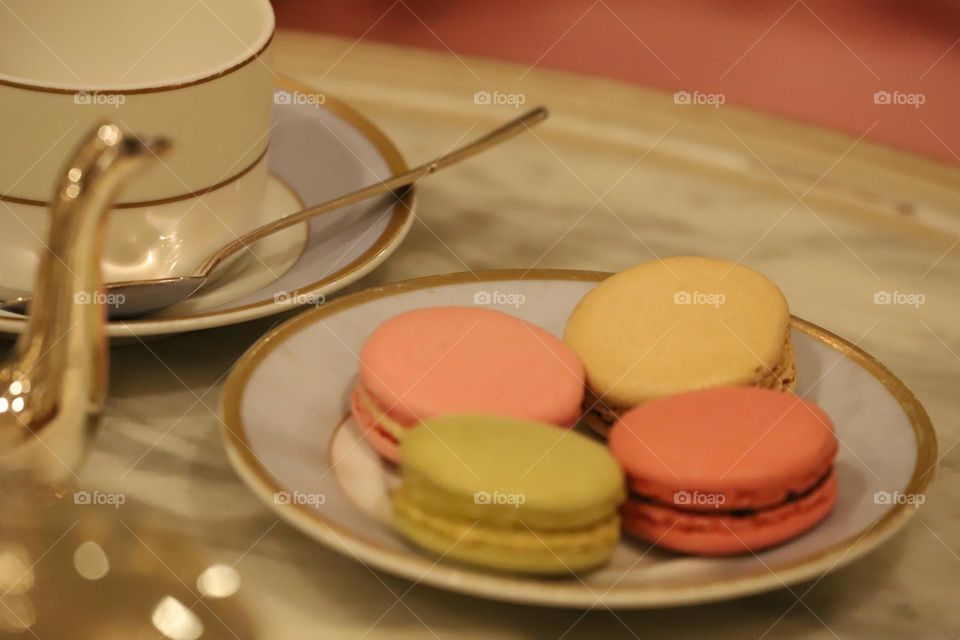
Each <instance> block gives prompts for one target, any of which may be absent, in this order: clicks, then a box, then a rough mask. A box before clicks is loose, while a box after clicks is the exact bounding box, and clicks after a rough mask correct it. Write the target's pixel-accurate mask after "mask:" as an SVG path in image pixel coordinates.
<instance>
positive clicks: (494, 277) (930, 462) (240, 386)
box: [220, 269, 937, 608]
mask: <svg viewBox="0 0 960 640" xmlns="http://www.w3.org/2000/svg"><path fill="white" fill-rule="evenodd" d="M610 275H612V274H610V273H605V272H598V271H576V270H559V269H558V270H554V269H534V270H530V271H524V270H520V269H507V270H494V271H478V272H474V273H469V272H468V273H453V274H445V275H436V276H428V277H425V278H415V279H412V280H405V281H401V282H396V283H393V284H391V285H387V286H385V287H377V288H374V289H367V290H364V291H360V292H357V293H353V294H350V295H347V296H344V297H342V298H338V299H337V300H334V301H332V302H330V303H327V304H325V305H324V306H322V307H318V308H316V309H313V310H311V311H307V312H305V313H302V314H300V315H298V316H296V317H294V318H292V319H290V320H288V321H287V322H285V323H283V324H282V325H280V326H279V327H276V328H275V329H273V330H272V331H270V332H268V333H267V334H265V335H264V336H263V337H261V338H260V339H259V340H258V341H257V342H256V343H255V344H254V345H253V346H251V347H250V349H248V350H247V352H246V353H244V355H243V356H242V357H241V358H240V360H238V361H237V364H236V365H235V366H234V368H233V371H231V373H230V376H229V377H228V378H227V381H226V383H225V385H224V391H223V396H222V400H221V407H220V408H221V414H222V416H223V423H222V426H221V434H222V436H223V438H224V442H225V444H226V448H227V454H228V456H229V457H230V459H231V462H232V463H233V466H234V469H236V470H237V472H238V473H239V475H240V476H241V478H242V479H243V480H245V481H246V482H247V484H248V485H249V486H250V488H251V489H253V490H254V492H255V493H257V494H258V495H260V496H261V497H263V498H267V500H268V504H271V501H270V498H271V497H272V496H273V495H274V494H276V493H277V492H278V491H283V490H284V488H283V487H282V486H281V485H280V484H279V483H278V482H277V481H276V480H275V479H274V478H273V477H272V476H271V475H270V473H269V472H268V471H267V470H266V469H264V467H263V465H262V464H261V463H260V461H259V460H258V459H257V457H256V455H255V454H254V453H253V450H252V448H251V446H250V444H249V442H248V440H247V436H246V432H245V430H244V426H243V422H242V420H241V414H240V406H241V399H242V397H243V394H244V391H245V389H246V386H247V384H248V382H249V380H250V376H251V374H252V373H253V372H254V371H255V370H256V369H257V367H258V366H259V364H260V363H261V362H262V361H263V360H264V358H266V357H267V356H268V355H269V354H270V353H271V352H273V350H274V349H276V348H277V347H279V346H280V345H282V344H283V343H284V342H285V341H286V340H288V339H289V338H290V337H291V336H293V335H294V334H296V333H298V332H299V331H300V330H302V329H304V328H305V327H307V326H308V325H310V324H313V323H314V322H317V321H320V320H322V319H323V318H326V317H328V316H331V315H334V314H337V313H340V312H343V311H346V310H348V309H351V308H353V307H356V306H359V305H362V304H365V303H367V302H370V301H372V300H377V299H380V298H385V297H389V296H394V295H397V294H401V293H405V292H408V291H417V290H421V289H428V288H431V287H438V286H444V285H451V284H463V283H470V282H491V281H511V280H513V281H519V280H572V281H581V282H600V281H602V280H604V279H606V278H608V277H609V276H610ZM792 327H793V328H794V329H796V330H798V331H802V332H803V333H805V334H807V335H808V336H810V337H812V338H814V339H815V340H817V341H819V342H821V343H823V344H825V345H827V346H829V347H830V348H831V349H833V350H835V351H837V352H839V353H841V354H843V355H844V357H848V358H850V359H852V360H853V361H854V362H856V363H857V364H858V365H860V366H861V367H862V368H864V369H866V370H867V372H869V373H870V375H871V376H873V377H874V378H875V379H876V380H877V381H878V382H880V383H881V384H882V385H883V386H884V387H885V388H886V389H887V390H888V391H889V392H890V394H891V395H892V396H893V397H894V398H895V399H896V400H897V402H898V403H899V405H900V407H901V408H902V409H903V411H904V413H905V414H906V416H907V418H908V419H909V421H910V425H911V426H912V428H913V433H914V437H915V440H916V446H917V458H916V462H915V464H914V468H913V473H912V475H911V477H910V482H909V483H908V484H907V487H906V489H905V490H904V493H908V494H913V495H920V494H923V493H924V492H925V491H926V489H927V488H928V486H929V484H930V482H931V480H932V478H933V475H934V467H935V466H936V461H937V440H936V434H935V432H934V430H933V425H932V423H931V422H930V417H929V416H928V415H927V412H926V410H925V409H924V408H923V405H921V404H920V401H919V400H917V398H916V396H914V394H913V392H911V391H910V389H908V388H907V386H906V385H905V384H904V383H903V382H902V381H901V380H900V379H899V378H898V377H897V376H895V375H894V374H893V372H892V371H890V370H889V369H888V368H887V367H886V366H884V365H883V364H882V363H880V362H879V361H878V360H877V359H876V358H874V357H873V356H871V355H870V354H868V353H866V352H865V351H863V350H862V349H860V348H859V347H857V346H856V345H854V344H853V343H851V342H848V341H847V340H845V339H843V338H841V337H840V336H838V335H836V334H834V333H831V332H830V331H827V330H826V329H823V328H822V327H819V326H817V325H815V324H813V323H811V322H807V321H806V320H802V319H800V318H797V317H793V318H792ZM273 509H274V511H276V512H277V513H278V514H279V515H281V516H282V517H283V518H284V519H286V520H287V521H288V522H289V523H290V524H293V525H294V526H296V527H298V528H300V529H301V530H302V531H304V532H305V533H308V534H311V535H314V536H315V537H316V536H319V537H322V538H323V541H324V542H326V543H327V544H329V545H330V546H331V547H333V548H334V549H336V550H338V551H340V552H342V553H345V554H346V555H349V556H352V557H353V558H355V559H357V560H360V561H361V562H367V561H369V564H370V565H372V566H375V567H377V568H379V569H382V570H384V571H388V572H391V573H395V574H399V575H403V576H406V577H408V578H410V576H411V573H413V572H416V574H417V575H418V576H419V579H418V581H421V580H422V581H423V582H425V583H427V584H432V585H434V586H439V587H446V588H449V589H452V590H454V591H459V592H462V593H468V594H471V595H477V596H482V597H486V598H492V599H497V600H509V601H513V602H522V603H527V604H540V605H548V606H568V607H577V606H591V603H592V605H596V604H598V603H600V602H601V601H602V602H603V603H604V604H605V605H607V606H609V607H621V608H644V607H658V606H676V605H681V604H697V603H703V602H711V601H716V600H724V599H729V598H733V597H738V596H744V595H749V594H753V593H760V592H763V591H769V590H772V589H777V588H780V587H784V586H789V585H791V584H795V583H797V582H801V581H803V580H808V579H811V578H815V577H817V576H820V575H823V574H825V573H829V572H831V571H832V570H834V569H836V568H838V567H840V566H843V565H846V564H848V563H849V562H852V561H853V560H855V559H857V558H859V557H861V556H862V555H864V554H865V553H867V552H868V551H870V550H872V549H874V548H875V547H877V546H878V545H879V544H881V543H882V542H883V541H884V540H886V539H887V538H889V537H890V536H891V535H893V533H895V532H896V531H897V530H898V529H899V528H900V527H901V526H903V524H905V523H906V522H907V520H909V519H910V518H911V517H912V516H913V514H914V513H915V512H916V510H917V509H916V507H914V506H912V505H909V504H905V503H897V504H895V505H893V506H892V508H890V509H889V510H888V511H886V512H885V513H884V514H883V515H882V516H880V517H879V518H877V519H876V520H874V521H873V522H871V523H870V525H869V526H867V527H866V528H865V529H864V530H863V531H862V532H861V533H860V535H857V536H851V537H849V538H847V539H845V540H842V541H840V542H837V543H835V544H833V545H830V546H828V547H826V548H825V549H822V550H820V551H818V552H816V553H815V554H812V555H810V556H808V557H806V558H803V559H800V560H796V561H794V562H791V563H787V564H785V565H784V566H781V567H778V568H777V569H776V571H774V570H771V569H764V568H761V569H758V571H756V572H755V573H753V574H750V575H745V576H738V577H736V578H730V579H721V580H714V581H711V582H705V583H700V584H697V585H695V586H691V585H690V584H689V583H684V584H679V583H678V584H676V585H673V586H671V585H665V586H656V585H654V586H644V587H631V586H614V587H613V588H611V589H610V590H609V591H608V592H607V593H605V594H603V596H602V597H598V596H597V595H596V594H595V593H593V592H591V591H590V590H589V588H587V587H584V586H583V585H581V584H578V583H576V582H573V581H571V582H559V581H556V580H537V579H535V578H530V579H525V580H524V579H518V578H514V577H504V576H503V575H498V574H494V573H490V574H484V573H480V572H477V571H476V570H469V571H468V570H466V569H462V568H460V567H457V566H452V565H445V564H443V563H435V562H433V561H431V560H430V559H428V558H427V557H426V556H421V555H418V554H416V553H413V552H411V553H402V552H399V551H396V550H394V549H390V548H387V547H384V546H382V545H381V544H380V543H379V542H377V541H375V540H373V539H370V538H367V537H365V536H361V535H357V534H356V533H354V532H353V531H352V530H349V529H346V528H343V527H341V526H340V525H338V524H336V523H335V522H332V521H330V520H329V519H327V518H325V517H323V516H322V515H321V514H320V513H318V512H317V511H316V510H314V509H313V508H311V507H310V506H309V505H300V504H289V505H282V506H274V507H273ZM318 525H319V529H318V528H317V527H318ZM358 550H360V551H362V552H363V555H362V557H361V554H360V553H358ZM431 574H433V575H431ZM468 575H469V579H467V576H468ZM521 581H522V582H523V583H526V584H524V587H525V588H524V592H523V593H520V594H517V593H516V591H515V589H511V588H510V587H516V586H517V585H518V584H520V582H521Z"/></svg>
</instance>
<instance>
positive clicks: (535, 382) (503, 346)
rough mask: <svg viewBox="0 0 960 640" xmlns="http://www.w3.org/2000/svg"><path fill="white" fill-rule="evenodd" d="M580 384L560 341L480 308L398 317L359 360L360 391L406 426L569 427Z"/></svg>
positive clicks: (578, 370)
mask: <svg viewBox="0 0 960 640" xmlns="http://www.w3.org/2000/svg"><path fill="white" fill-rule="evenodd" d="M583 381H584V372H583V365H582V364H581V363H580V361H579V359H578V358H577V356H576V354H574V353H573V352H572V351H571V350H570V348H569V347H567V346H566V345H565V344H564V343H563V341H561V340H560V339H559V338H557V337H556V336H554V335H553V334H551V333H549V332H547V331H545V330H543V329H541V328H539V327H537V326H535V325H533V324H530V323H528V322H526V321H523V320H520V319H519V318H516V317H514V316H511V315H508V314H506V313H502V312H499V311H495V310H492V309H486V308H477V307H435V308H429V309H417V310H414V311H410V312H407V313H404V314H401V315H399V316H396V317H394V318H391V319H390V320H388V321H386V322H385V323H384V324H383V325H381V326H380V327H379V328H378V329H377V330H376V331H375V332H374V333H373V334H372V335H371V336H370V338H369V339H368V340H367V342H366V344H365V345H364V347H363V349H362V351H361V353H360V376H359V384H360V386H361V387H362V388H363V389H364V390H365V391H366V393H367V394H369V396H370V397H371V398H373V399H374V400H375V401H376V402H377V404H378V405H379V406H382V407H384V408H385V409H386V410H387V411H388V412H389V414H390V415H391V416H392V417H393V418H394V419H396V421H397V422H399V423H402V424H405V425H408V426H413V425H415V424H416V423H418V422H420V421H421V420H426V419H429V418H432V417H435V416H440V415H445V414H449V413H489V414H498V415H505V416H512V417H518V418H525V419H530V420H538V421H541V422H547V423H551V424H556V425H563V426H570V425H572V424H573V423H574V422H576V420H577V419H578V417H579V415H580V410H581V404H582V402H583Z"/></svg>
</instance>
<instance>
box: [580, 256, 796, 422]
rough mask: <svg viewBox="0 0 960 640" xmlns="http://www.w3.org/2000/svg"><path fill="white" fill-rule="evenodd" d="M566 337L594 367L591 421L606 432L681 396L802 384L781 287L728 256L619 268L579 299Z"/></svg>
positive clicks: (590, 372)
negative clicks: (625, 416)
mask: <svg viewBox="0 0 960 640" xmlns="http://www.w3.org/2000/svg"><path fill="white" fill-rule="evenodd" d="M564 339H565V340H566V342H567V344H569V345H570V346H571V347H572V348H573V350H574V351H575V352H576V353H577V355H578V356H580V359H581V360H582V361H583V364H584V367H585V370H586V378H587V399H586V400H585V409H587V410H588V412H589V413H588V415H587V418H586V419H587V421H588V422H590V424H591V425H592V426H594V427H596V428H599V429H601V430H605V428H607V427H609V426H610V425H611V424H612V423H613V422H614V421H615V420H616V417H617V416H618V415H620V414H621V413H623V412H625V411H626V410H628V409H630V408H632V407H634V406H636V405H639V404H642V403H644V402H647V401H648V400H653V399H655V398H660V397H663V396H667V395H672V394H675V393H682V392H685V391H694V390H698V389H706V388H711V387H729V386H753V387H759V388H764V389H775V390H779V391H787V390H793V389H794V387H795V386H796V377H797V376H796V367H795V364H794V358H793V347H792V345H791V343H790V311H789V308H788V306H787V300H786V298H785V297H784V295H783V292H781V291H780V289H779V288H778V287H777V286H776V285H775V284H774V283H773V282H771V281H770V280H769V279H768V278H766V277H765V276H763V275H762V274H760V273H758V272H756V271H754V270H752V269H748V268H747V267H744V266H741V265H739V264H736V263H733V262H728V261H726V260H719V259H715V258H704V257H674V258H666V259H663V260H654V261H651V262H646V263H644V264H641V265H638V266H636V267H633V268H630V269H627V270H626V271H622V272H620V273H618V274H616V275H613V276H611V277H610V278H608V279H607V280H605V281H604V282H602V283H600V284H599V285H597V286H596V287H595V288H594V289H593V290H591V291H590V292H589V293H588V294H587V295H586V296H584V298H583V299H582V300H581V301H580V302H579V304H578V305H577V307H576V308H575V309H574V311H573V313H572V314H571V315H570V318H569V320H568V322H567V327H566V330H565V332H564Z"/></svg>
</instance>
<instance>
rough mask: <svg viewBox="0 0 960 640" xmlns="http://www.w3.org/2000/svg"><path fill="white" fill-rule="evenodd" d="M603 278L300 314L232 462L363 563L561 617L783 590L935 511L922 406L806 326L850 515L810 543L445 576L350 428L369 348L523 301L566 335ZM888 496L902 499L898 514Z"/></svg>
mask: <svg viewBox="0 0 960 640" xmlns="http://www.w3.org/2000/svg"><path fill="white" fill-rule="evenodd" d="M605 276H606V274H600V273H593V272H571V271H531V272H529V273H527V272H521V271H502V272H485V273H479V274H470V273H466V274H455V275H449V276H434V277H430V278H421V279H419V280H411V281H408V282H402V283H397V284H394V285H390V286H387V287H383V288H378V289H373V290H368V291H363V292H360V293H356V294H353V295H350V296H345V297H343V298H340V299H338V300H336V301H334V302H331V303H329V304H327V305H325V306H323V307H321V308H318V309H315V310H313V311H310V312H307V313H304V314H301V315H300V316H298V317H296V318H294V319H292V320H290V321H288V322H287V323H285V324H283V325H282V326H280V327H278V328H277V329H275V330H274V331H272V332H270V333H269V334H267V335H266V336H264V337H263V338H261V339H260V341H259V342H257V343H256V344H255V345H254V346H253V347H252V348H251V349H250V350H249V351H248V352H247V354H246V355H245V356H244V357H243V358H242V359H241V360H240V361H239V362H238V364H237V365H236V366H235V367H234V369H233V372H232V373H231V375H230V378H229V379H228V381H227V383H226V388H225V392H224V395H223V406H222V410H223V417H224V422H225V427H224V432H223V434H224V439H225V442H226V447H227V452H228V454H229V457H230V460H231V462H232V463H233V465H234V467H235V469H236V470H237V472H238V473H239V475H240V476H241V477H242V478H243V480H244V481H245V482H246V483H247V484H248V485H249V486H250V488H251V489H252V490H253V491H254V492H255V493H256V494H257V495H258V496H259V497H260V498H261V499H262V500H263V501H264V503H265V504H266V505H267V506H268V507H269V508H270V509H272V510H273V511H275V512H276V513H277V514H278V515H279V516H280V517H282V518H283V519H284V520H286V521H287V522H289V523H290V524H292V525H293V526H295V527H297V528H298V529H300V530H301V531H303V532H304V533H306V534H307V535H308V536H311V537H313V538H314V539H316V540H318V541H320V542H321V543H323V544H325V545H328V546H330V547H332V548H333V549H335V550H337V551H340V552H342V553H345V554H347V555H348V556H350V557H352V558H354V559H356V560H358V561H359V562H362V563H364V564H366V565H368V566H370V567H373V568H377V569H382V570H384V571H388V572H390V573H394V574H397V575H400V576H403V577H406V578H408V579H410V580H413V581H417V582H423V583H425V584H430V585H433V586H436V587H440V588H444V589H450V590H453V591H459V592H463V593H468V594H472V595H476V596H481V597H487V598H496V599H501V600H508V601H513V602H522V603H533V604H540V605H549V606H564V607H582V608H592V607H594V606H605V607H610V608H638V607H656V606H673V605H681V604H689V603H696V602H707V601H713V600H721V599H727V598H732V597H736V596H741V595H745V594H750V593H757V592H761V591H767V590H771V589H776V588H780V587H783V586H784V585H790V584H793V583H796V582H799V581H802V580H807V579H811V578H815V577H817V576H820V575H823V574H825V573H827V572H829V571H832V570H834V569H836V568H838V567H840V566H842V565H844V564H846V563H848V562H850V561H852V560H854V559H856V558H858V557H860V556H861V555H863V554H864V553H866V552H867V551H869V550H871V549H874V548H875V547H876V546H877V545H879V544H880V543H881V542H883V541H884V540H886V539H887V538H888V537H889V536H890V535H892V534H893V533H894V532H895V531H896V530H897V529H899V528H900V527H902V526H903V525H904V524H905V523H906V522H907V520H908V519H909V518H910V517H911V515H912V514H913V513H914V511H915V510H916V507H915V506H913V505H912V504H904V503H902V502H899V501H898V498H896V496H914V497H915V496H922V495H923V492H924V491H925V489H926V486H927V484H928V483H929V481H930V476H931V475H932V471H931V472H930V473H927V470H932V466H933V465H934V461H935V460H936V440H935V437H934V433H933V429H932V427H931V425H930V421H929V419H928V418H927V415H926V413H925V412H924V410H923V407H921V406H920V404H919V403H918V402H917V400H916V398H914V396H913V395H912V394H911V393H910V391H909V390H908V389H907V388H906V387H905V386H904V385H903V383H902V382H900V381H899V380H898V379H897V378H896V377H895V376H894V375H893V374H892V373H890V371H888V370H887V369H886V368H884V367H883V365H881V364H880V363H878V362H877V361H876V360H874V359H873V358H872V357H870V356H869V355H867V354H866V353H864V352H863V351H860V350H859V349H857V348H856V347H854V346H853V345H851V344H849V343H847V342H845V341H844V340H842V339H841V338H838V337H837V336H834V335H833V334H831V333H829V332H827V331H825V330H823V329H820V328H819V327H816V326H814V325H811V324H809V323H807V322H804V321H802V320H797V319H795V320H794V325H793V339H794V344H795V348H796V357H797V367H798V370H799V387H798V392H799V393H801V394H803V395H805V396H807V397H809V398H811V399H812V400H814V401H815V402H817V403H818V404H820V405H821V406H822V407H824V408H825V409H826V410H827V411H828V412H829V413H830V415H831V416H832V417H833V419H834V421H835V423H836V426H837V434H838V437H839V438H840V440H841V442H842V446H841V451H840V454H839V457H838V460H837V467H836V468H837V474H838V479H839V486H840V495H839V499H838V502H837V505H836V509H835V511H834V513H833V514H832V515H831V516H829V518H828V519H827V520H826V521H825V522H824V523H822V524H821V525H820V526H819V527H817V528H816V529H814V530H813V531H811V532H809V533H808V534H806V535H804V536H802V537H800V538H798V539H796V540H794V541H791V542H789V543H787V544H784V545H782V546H780V547H777V548H775V549H771V550H769V551H765V552H763V553H761V554H759V555H758V556H743V557H735V558H726V559H705V558H693V557H685V556H680V555H675V554H671V553H668V552H664V551H661V550H658V549H650V548H649V547H648V546H647V545H644V544H639V543H636V542H630V541H627V540H624V541H623V542H621V544H620V545H619V547H618V549H617V551H616V553H615V555H614V557H613V559H612V561H611V562H610V564H609V565H608V566H607V567H605V568H603V569H601V570H599V571H596V572H593V573H589V574H586V575H583V576H580V577H579V578H577V577H570V578H566V579H541V578H536V577H523V576H512V575H506V574H498V573H491V572H485V571H482V570H478V569H475V568H471V567H467V566H463V565H457V564H452V563H449V562H447V561H442V560H441V561H437V559H436V558H434V557H432V556H430V555H428V554H425V553H422V552H420V551H418V550H416V549H414V548H413V547H411V546H410V545H408V544H407V543H405V542H404V540H403V539H401V537H400V536H399V535H397V534H396V533H395V532H394V531H393V529H392V528H391V526H390V524H389V518H390V507H389V501H388V492H389V490H390V488H391V486H392V485H393V484H394V483H395V482H396V477H395V471H394V470H393V469H391V468H389V467H388V466H387V465H384V464H383V463H382V462H381V461H380V460H379V459H378V457H377V456H376V455H375V454H374V453H373V451H372V449H371V448H370V447H369V446H368V445H367V444H366V441H365V440H363V439H362V438H361V437H360V434H359V431H358V429H357V427H356V425H354V424H353V423H352V421H351V420H350V419H349V418H347V417H346V416H347V415H348V413H349V411H348V404H347V402H348V396H349V393H350V391H351V389H352V387H353V384H354V382H355V380H356V371H357V358H356V354H357V353H358V351H359V349H360V347H361V345H362V344H363V342H364V340H365V339H366V338H367V336H368V335H369V334H370V333H371V332H372V331H373V330H374V328H376V327H377V326H378V325H379V324H380V323H382V322H383V321H384V320H386V319H387V318H390V317H392V316H394V315H396V314H398V313H402V312H404V311H408V310H410V309H415V308H420V307H428V306H435V305H471V304H474V303H475V300H476V301H479V302H483V301H486V300H493V301H494V302H495V301H497V300H509V301H514V302H516V301H521V303H520V304H517V305H516V306H510V305H505V306H497V308H499V309H500V310H501V311H505V312H507V313H511V314H514V315H517V316H519V317H521V318H524V319H526V320H529V321H531V322H534V323H536V324H538V325H540V326H542V327H544V328H546V329H548V330H550V331H552V332H554V333H556V334H560V333H561V331H562V329H563V326H564V324H565V322H566V319H567V316H568V314H569V313H570V311H571V310H572V308H573V306H574V305H575V304H576V303H577V301H578V300H579V299H580V298H581V297H582V296H583V295H584V294H585V293H586V292H587V291H588V290H589V289H590V288H591V287H593V286H594V285H595V284H596V282H598V281H599V280H601V279H602V278H604V277H605ZM484 294H486V295H484ZM500 294H507V295H500ZM878 492H879V493H878ZM875 495H878V496H884V495H886V496H890V497H891V504H884V503H883V500H882V499H879V500H875ZM914 499H915V498H914Z"/></svg>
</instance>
